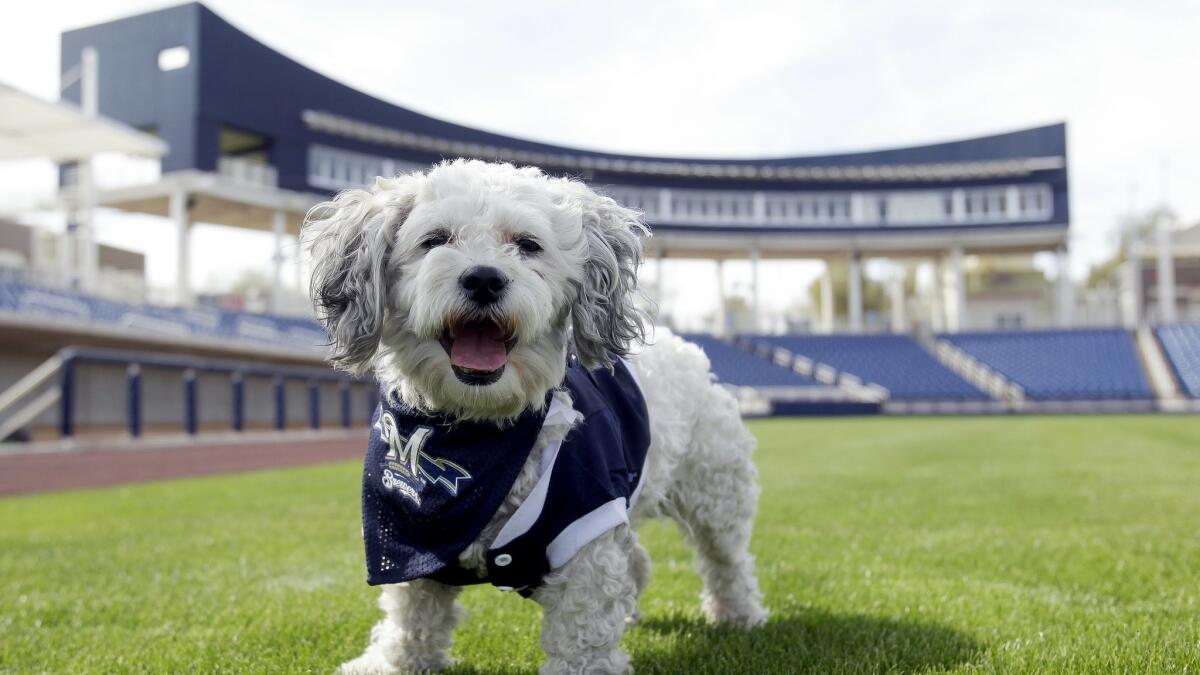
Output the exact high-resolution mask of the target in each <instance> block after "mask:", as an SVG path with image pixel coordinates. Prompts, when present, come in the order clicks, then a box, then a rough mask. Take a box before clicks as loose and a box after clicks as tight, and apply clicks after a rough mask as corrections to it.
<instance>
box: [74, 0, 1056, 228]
mask: <svg viewBox="0 0 1200 675" xmlns="http://www.w3.org/2000/svg"><path fill="white" fill-rule="evenodd" d="M85 47H94V48H95V49H96V50H97V52H98V55H99V63H100V83H99V91H100V112H101V113H102V114H104V115H107V116H109V117H112V118H115V119H117V120H119V121H122V122H125V123H127V124H130V125H132V126H135V127H138V128H141V129H144V130H149V131H153V132H154V133H157V134H158V135H159V136H160V137H161V138H163V139H164V140H165V141H167V143H169V145H170V153H169V154H168V155H167V156H166V158H165V159H164V160H163V171H164V172H171V171H179V170H188V169H192V170H200V171H206V172H220V171H222V166H223V164H222V162H223V161H228V160H232V161H236V162H243V163H253V164H261V165H264V166H269V167H271V168H272V169H273V171H271V172H270V175H271V177H272V178H271V180H272V182H274V183H275V186H277V187H279V188H282V189H286V190H292V191H299V192H311V193H316V194H328V193H331V192H333V191H336V190H338V189H341V188H344V187H349V186H353V185H361V184H365V183H366V182H367V181H368V180H370V179H371V178H373V177H374V176H376V175H386V174H393V173H397V172H400V171H404V170H408V169H411V168H420V167H424V166H427V165H429V164H430V163H433V162H436V161H439V160H441V159H445V158H451V157H461V156H468V157H479V158H482V159H489V160H504V161H510V162H513V163H515V164H525V165H536V166H540V167H542V168H543V169H545V170H546V171H548V172H551V173H556V174H570V175H575V176H580V177H583V178H585V179H587V180H589V181H591V182H593V183H595V184H597V185H601V186H603V187H604V188H605V189H606V190H608V191H609V192H610V193H611V194H612V195H613V196H614V198H616V199H618V200H619V201H621V202H623V203H625V204H627V205H630V206H634V207H637V208H640V209H642V210H644V211H645V212H646V214H647V219H648V220H649V221H650V222H651V223H652V224H653V225H654V227H655V229H656V231H658V232H672V231H675V232H678V233H681V234H684V233H704V232H712V233H726V234H733V233H760V234H762V233H772V232H775V233H793V234H797V233H800V234H802V233H806V232H813V233H822V232H824V233H850V232H853V233H856V234H859V233H861V234H871V233H899V232H905V231H908V232H914V231H927V232H928V231H929V230H935V231H944V230H946V229H951V230H956V231H960V232H969V231H979V230H981V229H984V228H986V229H988V230H1005V231H1009V232H1011V233H1013V234H1014V235H1015V234H1017V233H1019V232H1021V231H1039V232H1042V233H1048V232H1052V231H1056V230H1061V231H1063V232H1064V234H1065V229H1066V228H1067V225H1068V222H1069V205H1068V204H1069V202H1068V190H1067V156H1066V127H1065V125H1064V124H1056V125H1051V126H1045V127H1038V128H1033V129H1025V130H1021V131H1014V132H1010V133H1004V134H999V135H994V136H987V137H982V138H974V139H970V140H964V141H956V142H950V143H939V144H934V145H926V146H921V147H912V148H903V149H894V150H881V151H876V152H860V153H852V154H842V155H826V156H814V157H783V158H764V159H752V160H720V159H681V158H666V157H642V156H629V155H615V154H609V153H603V152H595V151H591V150H583V149H577V148H569V147H562V146H555V145H549V144H545V143H537V142H533V141H528V140H524V139H520V138H514V137H510V136H504V135H500V134H494V133H490V132H486V131H482V130H479V129H474V128H470V127H465V126H461V125H457V124H452V123H450V122H446V121H443V120H439V119H436V118H433V117H429V116H426V115H421V114H418V113H416V112H413V111H411V110H407V109H405V108H403V107H400V106H396V105H393V104H391V103H387V102H385V101H381V100H379V99H377V98H374V97H371V96H368V95H367V94H364V93H362V92H359V91H356V90H354V89H352V88H350V87H347V86H345V85H343V84H341V83H339V82H337V81H335V80H333V79H330V78H328V77H325V76H323V75H321V74H319V73H317V72H314V71H313V70H311V69H309V68H306V67H304V66H302V65H300V64H299V63H296V62H295V61H293V60H291V59H289V58H288V57H286V56H284V55H282V54H280V53H279V52H276V51H275V50H273V49H271V48H269V47H267V46H265V45H263V44H261V43H260V42H258V41H256V40H255V39H253V38H251V37H250V36H248V35H246V34H245V33H243V32H242V31H240V30H238V29H237V28H235V27H234V26H232V25H231V24H229V23H228V22H226V21H224V20H223V19H222V18H221V17H219V16H217V15H216V14H215V13H213V12H212V11H210V10H209V9H208V8H206V7H204V6H203V5H201V4H198V3H192V4H187V5H182V6H178V7H172V8H168V9H164V10H160V11H156V12H151V13H147V14H142V15H138V16H133V17H129V18H125V19H120V20H116V21H111V22H108V23H104V24H99V25H96V26H90V27H87V28H81V29H78V30H73V31H69V32H66V33H64V34H63V36H62V64H63V70H64V71H67V70H69V69H70V68H71V67H72V66H73V65H74V64H77V63H79V61H80V55H81V52H82V50H83V49H84V48H85ZM63 96H64V98H67V99H69V100H76V101H78V100H79V86H78V84H74V85H71V86H68V87H66V88H65V90H64V93H63ZM1064 238H1065V237H1064Z"/></svg>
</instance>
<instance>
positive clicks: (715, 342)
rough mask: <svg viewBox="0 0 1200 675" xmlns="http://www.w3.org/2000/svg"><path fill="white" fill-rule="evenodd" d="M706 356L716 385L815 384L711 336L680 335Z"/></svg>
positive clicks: (808, 379)
mask: <svg viewBox="0 0 1200 675" xmlns="http://www.w3.org/2000/svg"><path fill="white" fill-rule="evenodd" d="M680 337H682V338H683V339H685V340H688V341H690V342H694V343H696V344H697V345H699V346H700V348H701V349H703V350H704V353H705V354H707V355H708V360H709V361H711V362H712V368H713V372H714V373H716V375H717V381H718V382H724V383H725V384H731V385H735V386H739V387H811V386H816V385H818V384H819V383H818V382H817V381H816V380H813V379H812V378H809V377H805V376H803V375H801V374H799V373H796V372H793V371H791V370H789V369H787V368H784V367H782V366H777V365H775V364H774V363H771V362H770V361H769V360H767V359H765V358H763V357H761V356H755V355H754V354H751V353H750V352H748V351H745V350H743V349H741V348H739V347H734V346H733V345H731V344H728V343H725V342H722V341H721V340H719V339H717V338H715V337H713V336H711V335H681V336H680Z"/></svg>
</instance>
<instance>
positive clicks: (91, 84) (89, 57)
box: [75, 47, 100, 293]
mask: <svg viewBox="0 0 1200 675" xmlns="http://www.w3.org/2000/svg"><path fill="white" fill-rule="evenodd" d="M79 102H80V109H81V110H82V111H83V114H84V115H87V116H88V117H96V116H97V115H99V114H100V57H99V55H98V54H97V52H96V48H95V47H84V48H83V52H82V53H81V55H80V61H79ZM75 190H76V195H77V199H78V204H77V213H76V225H77V229H76V235H77V237H78V239H79V248H78V249H77V250H78V255H79V281H80V285H81V286H82V287H83V289H84V290H86V291H88V292H92V293H94V292H95V291H96V286H97V282H98V277H99V267H100V262H99V261H100V252H99V245H98V243H97V241H96V174H95V171H94V170H93V165H92V158H90V157H88V158H86V159H83V160H80V162H79V164H78V166H77V170H76V185H75Z"/></svg>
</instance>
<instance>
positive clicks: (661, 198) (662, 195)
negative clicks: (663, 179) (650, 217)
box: [658, 188, 673, 222]
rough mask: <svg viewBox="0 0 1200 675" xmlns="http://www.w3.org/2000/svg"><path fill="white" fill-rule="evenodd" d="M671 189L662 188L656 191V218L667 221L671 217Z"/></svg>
mask: <svg viewBox="0 0 1200 675" xmlns="http://www.w3.org/2000/svg"><path fill="white" fill-rule="evenodd" d="M672 210H673V209H672V204H671V190H670V189H669V188H663V189H661V190H659V191H658V219H659V220H660V221H663V222H669V221H670V220H671V218H672V213H671V211H672Z"/></svg>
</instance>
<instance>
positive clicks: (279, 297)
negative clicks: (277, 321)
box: [271, 210, 300, 314]
mask: <svg viewBox="0 0 1200 675" xmlns="http://www.w3.org/2000/svg"><path fill="white" fill-rule="evenodd" d="M272 215H273V217H272V219H271V233H272V234H273V235H274V237H275V239H274V246H275V254H274V255H273V256H272V257H271V311H272V312H275V313H276V314H278V313H279V312H281V311H283V238H284V237H286V236H287V214H286V213H284V212H283V211H279V210H277V211H275V213H274V214H272ZM296 282H297V288H299V282H300V259H299V258H298V257H297V259H296Z"/></svg>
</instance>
